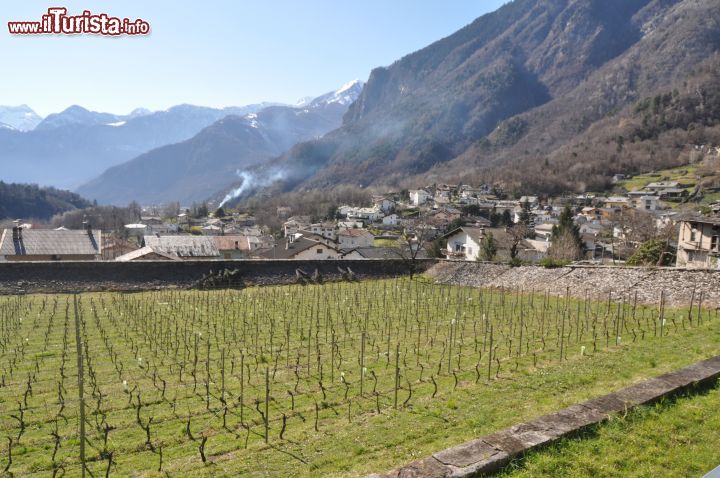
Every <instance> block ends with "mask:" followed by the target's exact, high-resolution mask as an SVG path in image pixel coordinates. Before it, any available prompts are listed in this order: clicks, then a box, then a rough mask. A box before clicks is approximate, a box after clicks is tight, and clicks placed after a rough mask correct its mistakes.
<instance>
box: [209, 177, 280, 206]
mask: <svg viewBox="0 0 720 478" xmlns="http://www.w3.org/2000/svg"><path fill="white" fill-rule="evenodd" d="M235 174H237V175H238V176H240V179H242V184H240V187H238V188H236V189H233V190H232V191H230V192H229V193H227V194H226V195H225V198H223V200H222V202H221V203H220V207H223V206H224V205H225V204H226V203H227V202H228V201H232V200H233V199H236V198H238V197H240V196H241V195H242V194H243V193H245V192H247V191H248V190H250V189H251V188H260V187H263V186H268V185H270V184H272V183H274V182H275V181H279V180H281V179H282V178H283V177H285V174H284V173H283V172H282V171H275V172H273V173H271V174H269V175H267V176H258V175H257V174H255V173H251V172H249V171H240V170H238V171H235Z"/></svg>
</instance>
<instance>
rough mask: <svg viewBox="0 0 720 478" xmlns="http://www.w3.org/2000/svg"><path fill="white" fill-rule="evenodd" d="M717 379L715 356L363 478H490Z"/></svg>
mask: <svg viewBox="0 0 720 478" xmlns="http://www.w3.org/2000/svg"><path fill="white" fill-rule="evenodd" d="M719 377H720V356H716V357H713V358H711V359H708V360H704V361H702V362H698V363H696V364H693V365H690V366H689V367H685V368H683V369H681V370H678V371H675V372H670V373H667V374H665V375H661V376H659V377H655V378H651V379H649V380H645V381H643V382H640V383H637V384H635V385H631V386H630V387H627V388H624V389H622V390H619V391H617V392H614V393H610V394H608V395H603V396H601V397H598V398H594V399H592V400H588V401H585V402H582V403H578V404H576V405H573V406H571V407H568V408H566V409H564V410H561V411H559V412H556V413H551V414H549V415H545V416H542V417H540V418H536V419H535V420H531V421H529V422H525V423H521V424H519V425H515V426H512V427H510V428H506V429H505V430H501V431H499V432H496V433H493V434H492V435H487V436H484V437H481V438H478V439H476V440H472V441H470V442H467V443H463V444H461V445H457V446H454V447H452V448H448V449H446V450H443V451H440V452H438V453H434V454H433V455H432V456H429V457H427V458H424V459H421V460H418V461H415V462H412V463H410V464H408V465H405V466H403V467H402V468H399V469H397V470H393V471H391V472H389V473H385V474H371V475H368V476H367V478H450V477H452V478H460V477H475V476H482V475H486V474H489V473H493V472H496V471H498V470H499V469H501V468H502V467H503V466H505V465H507V464H508V463H509V462H510V460H512V459H513V458H516V457H519V456H521V455H523V454H525V453H527V452H529V451H531V450H533V449H535V448H538V447H541V446H544V445H548V444H550V443H553V442H555V441H557V440H559V439H560V438H562V437H564V436H566V435H570V434H573V433H576V432H579V431H581V430H583V429H584V428H587V427H589V426H592V425H596V424H598V423H601V422H603V421H605V420H607V419H608V418H609V417H610V415H612V414H613V413H618V412H626V411H627V410H630V409H632V408H634V407H637V406H639V405H644V404H647V403H652V402H656V401H658V400H660V399H661V398H665V397H670V396H673V395H675V394H678V393H680V392H683V391H686V390H689V389H692V388H695V387H699V386H702V385H707V384H710V383H712V382H713V381H714V380H717V379H718V378H719Z"/></svg>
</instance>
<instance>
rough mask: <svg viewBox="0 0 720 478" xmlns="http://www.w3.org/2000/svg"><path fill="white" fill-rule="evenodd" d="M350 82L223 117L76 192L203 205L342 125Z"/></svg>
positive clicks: (354, 92)
mask: <svg viewBox="0 0 720 478" xmlns="http://www.w3.org/2000/svg"><path fill="white" fill-rule="evenodd" d="M362 87H363V84H362V82H360V81H358V80H355V81H352V82H350V83H348V84H346V85H343V86H342V87H341V88H340V89H338V90H337V91H333V92H330V93H327V94H324V95H322V96H319V97H317V98H315V99H313V100H311V101H307V102H305V103H303V106H299V107H291V106H270V107H266V108H262V109H260V110H258V111H257V112H255V113H248V114H244V115H238V114H233V115H229V116H226V117H225V118H223V119H222V120H219V121H217V122H215V123H213V124H211V125H210V126H208V127H206V128H205V129H203V130H202V131H200V132H199V133H198V134H196V135H195V136H193V137H192V138H190V139H188V140H186V141H182V142H179V143H176V144H170V145H166V146H162V147H160V148H156V149H154V150H151V151H149V152H147V153H145V154H142V155H140V156H138V157H136V158H134V159H132V160H131V161H128V162H125V163H123V164H120V165H117V166H114V167H112V168H110V169H108V170H107V171H106V172H104V173H103V174H101V175H100V176H99V177H97V178H96V179H94V180H92V181H90V182H88V183H86V184H84V185H82V186H81V187H80V188H78V189H77V191H78V192H79V193H80V194H81V195H83V196H84V197H87V198H90V199H95V200H97V201H98V202H100V203H113V204H127V203H128V202H129V201H131V200H136V201H139V202H141V203H142V204H159V203H164V202H170V201H182V202H183V204H188V203H189V202H193V201H203V200H206V199H207V198H209V197H210V196H211V195H213V193H216V192H217V191H218V190H223V189H226V188H228V187H229V186H230V185H232V184H233V183H235V182H236V181H238V180H239V179H240V176H239V174H241V173H242V171H243V170H245V169H248V168H251V167H253V166H256V165H259V164H263V163H264V162H266V161H268V160H269V159H271V158H273V157H276V156H278V155H280V154H282V153H284V152H285V151H287V150H288V149H290V148H291V147H292V146H293V145H295V144H296V143H298V142H301V141H306V140H310V139H315V138H319V137H321V136H322V135H324V134H325V133H327V132H328V131H331V130H334V129H336V128H337V127H339V126H340V125H341V123H342V117H343V115H344V114H345V113H346V111H347V108H348V107H349V105H350V104H351V103H352V102H353V101H355V99H356V98H357V97H358V96H359V94H360V92H361V91H362Z"/></svg>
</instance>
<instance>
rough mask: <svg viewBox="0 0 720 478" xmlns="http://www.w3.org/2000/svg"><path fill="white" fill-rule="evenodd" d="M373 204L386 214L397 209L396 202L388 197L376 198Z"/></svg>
mask: <svg viewBox="0 0 720 478" xmlns="http://www.w3.org/2000/svg"><path fill="white" fill-rule="evenodd" d="M373 204H374V205H375V207H376V208H378V209H379V210H380V211H382V212H383V213H385V214H388V213H391V212H393V211H394V210H395V208H396V207H397V203H396V202H395V200H393V199H391V198H389V197H387V196H375V197H374V198H373Z"/></svg>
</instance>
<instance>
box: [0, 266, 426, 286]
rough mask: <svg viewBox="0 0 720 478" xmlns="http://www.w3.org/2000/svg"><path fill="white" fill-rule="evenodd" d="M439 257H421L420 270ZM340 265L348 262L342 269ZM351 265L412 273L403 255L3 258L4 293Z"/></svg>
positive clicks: (330, 274)
mask: <svg viewBox="0 0 720 478" xmlns="http://www.w3.org/2000/svg"><path fill="white" fill-rule="evenodd" d="M435 262H436V261H434V260H418V261H417V263H416V266H417V268H418V269H419V270H420V271H424V270H426V269H427V268H429V267H430V266H432V265H433V264H435ZM339 268H342V270H343V271H342V272H341V271H340V269H339ZM347 268H350V270H351V271H352V273H353V275H354V276H355V277H356V278H357V279H371V278H372V279H375V278H383V277H396V276H399V275H404V274H407V273H408V263H407V262H404V261H402V260H337V261H335V260H323V261H294V260H228V261H199V260H198V261H138V262H112V261H108V262H104V261H92V262H71V261H56V262H0V294H16V293H34V292H48V293H51V292H88V291H104V290H146V289H155V288H162V287H192V286H195V285H197V284H198V282H199V281H200V280H201V279H202V278H203V277H204V276H207V275H208V274H209V273H210V272H211V271H212V272H213V273H215V274H217V273H219V272H221V271H225V270H228V271H237V273H236V274H234V275H233V278H232V281H233V285H236V286H246V285H255V284H257V285H270V284H288V283H295V282H296V281H297V274H296V270H297V269H301V270H302V271H304V272H305V273H307V274H308V275H312V274H313V273H314V272H315V270H317V271H319V273H320V274H321V275H322V277H323V279H324V280H341V279H342V278H343V272H345V274H347Z"/></svg>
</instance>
